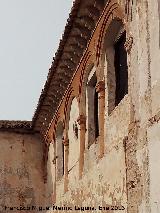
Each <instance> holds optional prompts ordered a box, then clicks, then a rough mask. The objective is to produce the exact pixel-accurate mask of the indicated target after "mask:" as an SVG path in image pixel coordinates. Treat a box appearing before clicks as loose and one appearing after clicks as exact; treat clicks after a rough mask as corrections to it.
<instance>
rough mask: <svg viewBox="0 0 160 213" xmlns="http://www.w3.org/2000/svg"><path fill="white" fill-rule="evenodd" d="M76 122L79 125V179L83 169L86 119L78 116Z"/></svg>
mask: <svg viewBox="0 0 160 213" xmlns="http://www.w3.org/2000/svg"><path fill="white" fill-rule="evenodd" d="M77 122H78V124H79V125H80V157H79V179H81V178H82V174H83V167H84V150H85V133H86V117H85V116H84V115H80V116H79V117H78V119H77Z"/></svg>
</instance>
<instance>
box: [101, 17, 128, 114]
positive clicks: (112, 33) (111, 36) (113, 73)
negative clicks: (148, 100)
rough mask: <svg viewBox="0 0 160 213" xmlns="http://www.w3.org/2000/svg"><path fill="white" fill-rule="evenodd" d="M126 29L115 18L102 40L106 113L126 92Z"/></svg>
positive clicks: (111, 109)
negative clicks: (105, 80)
mask: <svg viewBox="0 0 160 213" xmlns="http://www.w3.org/2000/svg"><path fill="white" fill-rule="evenodd" d="M125 42H126V31H125V29H124V25H123V23H122V21H121V20H118V19H115V20H113V21H112V23H111V24H110V26H109V28H108V29H107V33H106V36H105V42H104V45H105V46H104V52H105V59H106V60H105V63H106V67H107V73H106V77H107V89H108V114H110V113H111V112H112V111H113V110H114V108H115V107H116V106H117V105H118V104H119V103H120V102H121V100H122V99H123V98H124V96H125V95H126V94H127V93H128V66H127V52H126V49H125Z"/></svg>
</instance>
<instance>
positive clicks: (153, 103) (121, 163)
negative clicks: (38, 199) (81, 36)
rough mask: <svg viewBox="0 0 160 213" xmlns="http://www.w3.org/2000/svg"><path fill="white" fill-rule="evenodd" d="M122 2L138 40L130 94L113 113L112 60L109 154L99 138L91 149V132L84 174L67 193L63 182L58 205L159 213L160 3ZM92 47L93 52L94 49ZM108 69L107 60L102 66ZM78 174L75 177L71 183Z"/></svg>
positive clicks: (130, 67)
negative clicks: (100, 152)
mask: <svg viewBox="0 0 160 213" xmlns="http://www.w3.org/2000/svg"><path fill="white" fill-rule="evenodd" d="M126 2H127V3H126ZM119 3H120V5H121V9H122V11H123V12H124V11H125V12H126V14H125V20H123V21H124V23H125V24H126V29H127V37H128V38H129V37H132V38H133V43H132V45H131V48H130V51H129V52H128V84H129V88H128V95H126V96H125V97H124V99H123V100H122V101H121V102H120V104H119V105H118V106H117V107H116V108H115V109H114V110H113V111H112V112H111V114H109V115H108V107H109V97H108V88H107V78H108V76H107V72H108V70H107V67H108V66H107V62H106V63H105V65H104V71H105V72H104V80H105V117H104V119H105V128H104V131H105V133H104V134H105V137H104V138H105V140H104V142H105V152H104V156H103V157H102V158H101V159H99V145H100V144H99V138H98V139H97V141H96V143H94V144H92V145H91V147H90V148H89V149H88V147H87V145H88V141H87V139H88V138H87V136H86V143H85V145H86V147H85V153H84V170H83V177H82V179H81V180H79V181H77V182H76V183H74V182H73V183H74V184H72V186H73V187H72V188H70V189H69V191H68V192H67V193H64V191H63V180H62V181H61V183H60V186H61V187H59V191H58V192H57V194H58V197H57V200H56V204H57V205H60V206H63V205H64V204H66V205H67V206H72V205H80V206H94V207H97V206H98V205H101V204H102V205H103V206H105V205H107V204H109V205H119V204H121V205H123V206H125V211H126V212H129V213H151V212H152V213H157V212H159V209H160V200H159V197H160V191H159V178H160V175H159V174H160V169H159V163H160V162H159V156H158V150H159V148H160V145H159V141H160V135H159V128H160V124H159V120H160V99H159V96H160V75H159V61H160V60H159V59H160V46H159V14H158V1H156V0H154V1H151V0H145V1H119ZM126 4H127V11H126ZM96 33H97V34H96ZM96 35H98V30H97V31H95V36H96ZM89 48H90V49H89V50H90V51H91V52H92V51H93V49H92V47H89ZM107 51H109V49H108V50H107ZM102 67H103V64H102V66H101V65H100V66H99V67H97V68H96V69H98V70H101V68H102ZM73 86H75V85H74V84H73ZM76 172H77V173H78V170H77V171H76ZM72 178H73V177H72V176H69V182H71V183H72ZM60 212H61V211H60ZM72 212H73V211H72ZM90 212H91V211H90ZM116 212H118V211H116ZM119 212H121V211H119Z"/></svg>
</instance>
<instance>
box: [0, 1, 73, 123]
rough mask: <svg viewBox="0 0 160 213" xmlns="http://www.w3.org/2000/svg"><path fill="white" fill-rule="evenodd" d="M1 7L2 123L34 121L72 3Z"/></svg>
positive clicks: (22, 3) (11, 3)
mask: <svg viewBox="0 0 160 213" xmlns="http://www.w3.org/2000/svg"><path fill="white" fill-rule="evenodd" d="M0 5H1V6H0V120H31V119H32V116H33V113H34V111H35V109H36V105H37V102H38V99H39V96H40V93H41V90H42V88H43V85H44V83H45V81H46V78H47V74H48V70H49V67H50V65H51V62H52V58H53V56H54V54H55V52H56V50H57V48H58V44H59V40H60V38H61V36H62V33H63V30H64V27H65V24H66V22H67V18H68V16H69V12H70V9H71V6H72V0H0Z"/></svg>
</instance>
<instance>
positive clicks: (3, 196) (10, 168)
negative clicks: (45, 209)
mask: <svg viewBox="0 0 160 213" xmlns="http://www.w3.org/2000/svg"><path fill="white" fill-rule="evenodd" d="M43 167H44V166H43V149H42V141H41V139H40V137H39V136H38V135H34V134H33V135H31V134H25V133H24V134H23V133H15V132H10V131H8V132H5V131H3V132H0V212H1V213H4V212H6V213H8V212H11V211H9V209H7V210H6V211H4V207H5V206H6V207H20V206H22V207H27V206H37V207H39V206H43V205H44V204H45V191H44V190H45V188H44V179H43V174H44V173H43ZM12 212H16V213H17V212H19V211H18V210H16V209H14V210H12ZM23 212H25V211H23ZM26 212H28V211H26ZM32 212H37V211H32Z"/></svg>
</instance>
